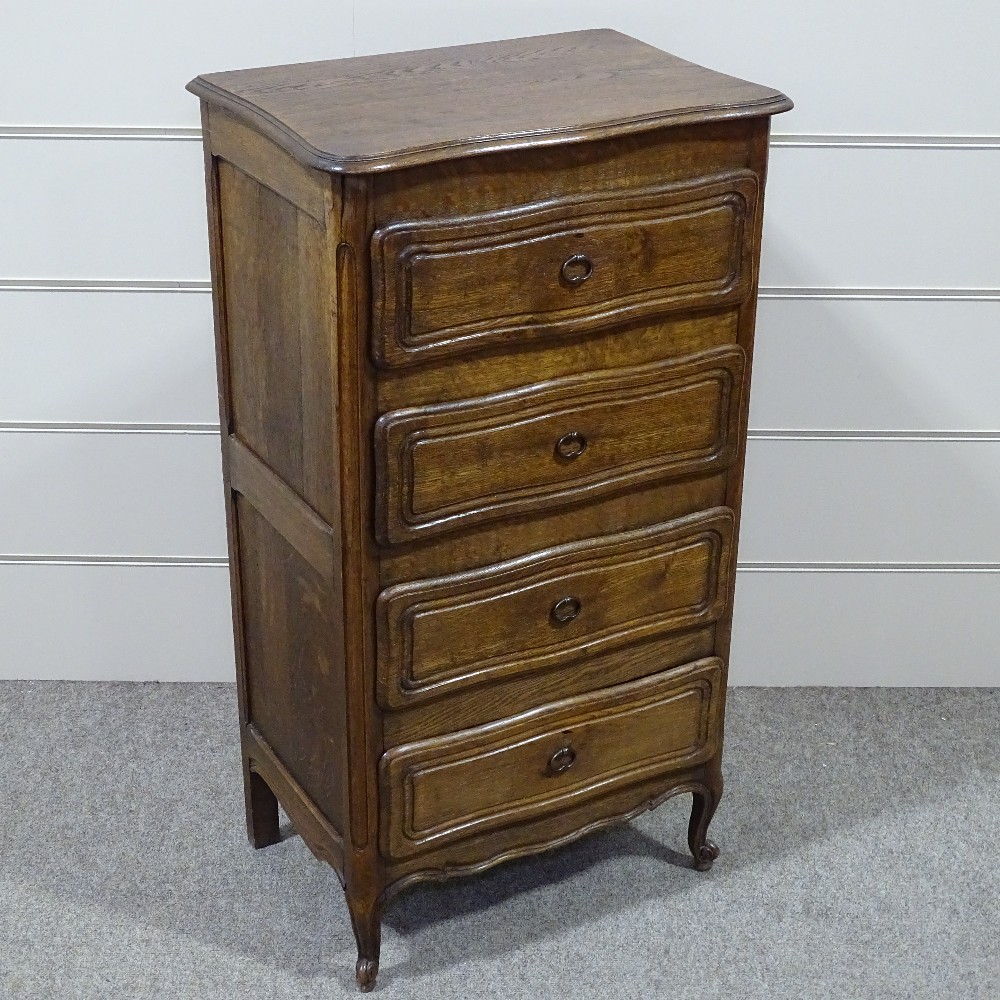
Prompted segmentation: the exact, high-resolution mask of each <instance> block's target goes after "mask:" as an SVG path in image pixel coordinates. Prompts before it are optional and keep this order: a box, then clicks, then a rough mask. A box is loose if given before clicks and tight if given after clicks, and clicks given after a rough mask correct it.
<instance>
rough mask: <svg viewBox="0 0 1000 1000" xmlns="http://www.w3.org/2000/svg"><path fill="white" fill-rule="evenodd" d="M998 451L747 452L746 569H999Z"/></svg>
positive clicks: (903, 446)
mask: <svg viewBox="0 0 1000 1000" xmlns="http://www.w3.org/2000/svg"><path fill="white" fill-rule="evenodd" d="M998 521H1000V443H998V442H990V441H808V440H787V441H760V440H753V441H750V442H749V445H748V447H747V466H746V484H745V491H744V516H743V526H742V534H741V540H740V560H741V561H744V562H774V561H781V562H785V561H792V562H796V561H805V562H815V561H818V562H842V561H847V562H862V563H868V562H919V563H924V562H946V563H955V562H1000V532H998V531H997V530H996V525H997V523H998Z"/></svg>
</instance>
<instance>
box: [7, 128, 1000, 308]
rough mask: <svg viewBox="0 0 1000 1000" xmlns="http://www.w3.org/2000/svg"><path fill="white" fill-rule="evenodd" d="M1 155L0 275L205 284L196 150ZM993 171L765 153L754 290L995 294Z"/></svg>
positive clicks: (65, 146) (820, 153)
mask: <svg viewBox="0 0 1000 1000" xmlns="http://www.w3.org/2000/svg"><path fill="white" fill-rule="evenodd" d="M4 156H5V169H6V170H7V172H8V179H9V182H10V186H11V188H12V189H13V190H17V191H18V192H19V197H18V198H17V199H12V200H11V201H10V202H9V203H8V216H9V218H10V225H9V226H7V228H6V229H5V234H4V235H5V239H4V240H3V241H0V278H3V279H16V278H21V279H46V278H48V279H59V280H69V279H91V280H112V281H113V280H117V281H128V280H160V281H170V280H175V281H176V280H180V281H192V280H194V281H199V280H200V281H204V280H206V279H207V277H208V264H207V237H206V235H205V211H204V191H203V180H202V161H201V155H200V152H199V149H198V146H197V144H195V143H180V142H177V143H155V142H118V141H114V140H95V141H92V142H79V143H54V142H45V141H38V142H14V141H11V142H8V143H6V144H5V149H4ZM918 160H919V166H917V161H918ZM998 166H1000V150H997V149H989V150H973V151H969V150H946V149H941V150H938V149H932V150H922V151H920V152H915V151H913V150H899V149H839V148H816V149H788V148H778V149H775V150H774V151H773V153H772V158H771V175H770V181H769V187H768V211H767V213H766V223H765V233H764V250H763V254H764V259H763V264H762V278H761V281H762V284H763V285H765V286H779V287H793V288H794V287H800V286H806V287H810V288H824V287H831V286H832V287H834V288H837V287H845V286H846V287H852V288H865V287H869V288H870V287H888V288H908V287H915V288H921V287H926V288H935V289H940V288H952V287H953V288H979V289H989V288H994V289H995V288H1000V253H998V252H997V249H998V245H997V233H998V232H1000V200H998V199H997V198H996V197H995V193H994V178H995V176H996V172H997V169H998ZM67 178H72V183H71V184H70V183H67V180H66V179H67Z"/></svg>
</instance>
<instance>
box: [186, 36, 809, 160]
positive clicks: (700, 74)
mask: <svg viewBox="0 0 1000 1000" xmlns="http://www.w3.org/2000/svg"><path fill="white" fill-rule="evenodd" d="M188 90H190V91H191V92H192V93H194V94H197V95H198V96H199V97H201V98H202V99H204V100H205V101H207V102H209V104H211V105H213V106H218V107H221V108H224V109H225V110H226V111H227V112H229V113H230V114H232V115H233V116H234V117H236V118H238V119H240V120H241V121H243V122H245V123H247V124H248V125H250V126H251V127H253V128H255V129H257V130H258V131H260V132H263V133H264V134H266V135H268V136H269V137H270V138H272V139H273V140H274V141H275V142H277V143H278V144H279V145H281V146H282V147H283V148H285V149H286V150H288V152H290V153H291V154H292V155H293V156H295V157H296V158H297V159H299V160H300V161H302V162H303V163H305V164H307V165H308V166H311V167H316V168H318V169H321V170H329V171H333V172H338V173H368V172H371V171H376V170H389V169H393V168H396V167H402V166H409V165H412V164H418V163H430V162H433V161H436V160H447V159H453V158H455V157H461V156H469V155H471V154H475V153H486V152H494V151H498V150H505V149H523V148H527V147H531V146H545V145H553V144H557V143H564V142H579V141H582V140H586V139H597V138H604V137H610V136H617V135H624V134H627V133H631V132H640V131H646V130H649V129H653V128H658V127H662V126H664V125H687V124H692V123H698V122H707V121H717V120H720V119H730V118H747V117H758V116H761V115H772V114H777V113H778V112H781V111H787V110H788V109H789V108H791V107H792V102H791V101H790V100H789V99H788V98H787V97H785V95H784V94H782V93H780V92H779V91H777V90H771V89H770V88H768V87H761V86H758V85H757V84H754V83H747V82H746V81H745V80H738V79H736V78H735V77H732V76H726V75H725V74H723V73H716V72H714V71H713V70H709V69H705V68H704V67H703V66H697V65H695V64H694V63H690V62H687V61H685V60H683V59H678V58H677V57H676V56H672V55H670V54H669V53H667V52H662V51H661V50H660V49H656V48H653V46H651V45H646V44H645V43H644V42H640V41H638V40H637V39H635V38H630V37H629V36H628V35H623V34H620V33H619V32H617V31H610V30H605V29H602V30H595V31H573V32H567V33H564V34H557V35H538V36H536V37H534V38H516V39H510V40H507V41H500V42H484V43H480V44H477V45H458V46H454V47H450V48H442V49H424V50H422V51H417V52H398V53H393V54H390V55H377V56H365V57H361V58H356V59H332V60H327V61H325V62H311V63H298V64H295V65H290V66H268V67H263V68H261V69H243V70H235V71H232V72H228V73H210V74H208V75H207V76H199V77H196V78H195V79H194V80H192V81H191V83H189V84H188Z"/></svg>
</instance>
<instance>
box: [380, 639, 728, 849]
mask: <svg viewBox="0 0 1000 1000" xmlns="http://www.w3.org/2000/svg"><path fill="white" fill-rule="evenodd" d="M721 686H722V662H721V660H718V659H715V658H714V657H713V658H710V659H705V660H699V661H697V662H695V663H692V664H689V665H688V666H687V667H683V668H680V669H679V670H676V671H668V672H665V673H661V674H653V675H652V676H650V677H644V678H642V679H641V680H638V681H630V682H629V683H627V684H620V685H618V686H616V687H611V688H604V689H602V690H600V691H595V692H593V693H591V694H586V695H579V696H577V697H573V698H567V699H565V700H564V701H559V702H555V703H553V704H551V705H546V706H544V707H542V708H538V709H534V710H532V711H529V712H524V713H522V714H521V715H517V716H514V717H513V718H510V719H503V720H501V721H499V722H494V723H490V724H488V725H485V726H477V727H476V728H475V729H466V730H464V731H462V732H458V733H452V734H450V735H448V736H441V737H436V738H434V739H429V740H422V741H420V742H417V743H410V744H406V745H404V746H401V747H396V748H394V749H392V750H390V751H388V752H387V753H386V754H385V755H384V756H383V757H382V761H381V766H380V781H381V788H382V798H383V802H384V803H385V804H386V805H387V806H388V808H387V809H384V810H383V814H382V815H383V816H384V817H386V818H387V819H386V824H385V825H384V826H383V827H382V849H383V851H384V853H385V854H386V855H387V856H389V857H391V858H397V859H400V858H406V857H408V856H410V855H413V854H418V853H420V852H422V851H427V850H430V849H434V848H437V847H440V846H443V845H446V844H448V843H450V842H452V841H455V840H461V839H463V838H466V837H471V836H475V835H478V834H481V833H483V832H485V831H488V830H493V829H496V828H498V827H504V826H511V825H513V824H516V823H519V822H523V821H527V820H531V819H535V818H537V817H540V816H544V815H545V814H546V813H551V812H555V811H557V810H562V809H566V808H570V807H571V806H575V805H579V804H581V803H583V802H585V801H587V800H588V799H598V798H599V797H600V796H602V795H606V794H608V793H612V792H615V791H618V790H619V789H621V788H622V787H623V786H627V785H629V784H633V783H636V782H641V781H644V780H647V779H649V778H654V777H656V776H657V775H658V774H662V773H665V772H669V771H674V770H677V769H680V768H683V767H689V766H693V765H695V764H698V763H700V762H701V761H703V760H704V759H706V758H707V757H708V756H710V755H711V753H712V752H713V747H714V743H715V742H716V740H717V734H718V722H719V720H718V715H719V711H720V709H721V703H722V698H721ZM594 812H595V817H596V816H599V815H600V807H599V805H598V806H597V808H595V810H594Z"/></svg>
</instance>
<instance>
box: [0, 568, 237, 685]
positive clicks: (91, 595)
mask: <svg viewBox="0 0 1000 1000" xmlns="http://www.w3.org/2000/svg"><path fill="white" fill-rule="evenodd" d="M0 593H2V594H3V605H4V614H3V622H4V624H3V628H2V629H0V680H28V679H39V680H80V681H230V680H233V679H234V678H235V667H234V660H233V633H232V620H231V617H230V611H229V574H228V571H227V569H226V567H225V566H219V567H211V568H203V567H187V566H156V567H148V566H5V565H0Z"/></svg>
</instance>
